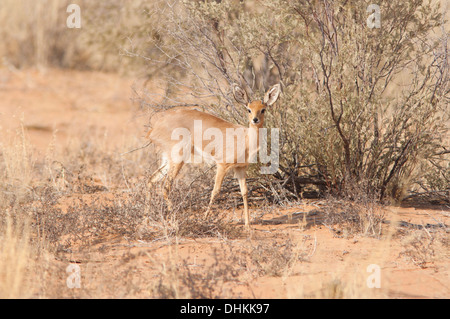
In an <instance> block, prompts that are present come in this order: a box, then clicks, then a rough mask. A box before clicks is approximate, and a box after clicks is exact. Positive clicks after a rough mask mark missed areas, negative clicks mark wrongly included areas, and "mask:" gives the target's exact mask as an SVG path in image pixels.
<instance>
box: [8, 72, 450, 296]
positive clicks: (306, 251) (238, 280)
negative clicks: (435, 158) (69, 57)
mask: <svg viewBox="0 0 450 319" xmlns="http://www.w3.org/2000/svg"><path fill="white" fill-rule="evenodd" d="M134 84H136V83H135V81H134V80H132V79H126V78H121V77H119V76H117V75H114V74H102V73H93V72H74V71H70V72H67V71H62V70H47V71H45V72H39V71H16V72H11V71H7V70H0V133H1V134H2V136H3V137H5V136H8V134H7V132H8V131H14V130H16V129H20V127H21V125H23V126H24V128H25V129H26V131H27V134H28V136H29V138H30V143H31V144H32V148H33V151H34V152H35V154H36V155H35V156H36V157H40V156H41V157H42V156H45V154H46V153H48V150H49V148H51V147H52V146H51V145H64V144H66V143H68V141H69V140H70V138H71V137H72V136H73V135H74V134H77V132H79V128H80V127H91V128H93V129H94V130H95V129H98V130H99V131H101V132H103V133H102V134H107V135H108V139H107V141H108V142H110V143H115V142H117V141H119V140H127V139H134V140H138V141H141V138H142V136H143V134H144V124H145V123H146V117H145V115H143V113H140V111H139V110H138V107H137V105H136V103H134V102H133V100H132V97H133V90H132V88H131V87H132V86H133V85H134ZM105 132H106V133H105ZM3 137H1V138H0V141H1V142H6V141H4V140H3ZM142 141H143V140H142ZM53 147H54V146H53ZM124 151H126V149H124ZM320 206H321V201H312V200H311V201H308V202H304V203H301V204H298V205H296V206H293V207H289V208H281V207H275V208H273V209H272V210H271V212H270V213H266V214H264V215H262V217H261V219H259V220H258V221H257V222H256V223H255V224H254V225H252V231H251V232H250V233H244V235H242V236H240V237H238V238H221V237H220V236H218V237H211V238H200V239H199V238H197V239H191V238H175V239H174V238H172V239H167V238H162V239H160V240H155V241H150V242H147V241H142V240H129V239H127V238H122V237H115V238H107V239H105V240H104V241H102V242H101V243H99V244H97V245H96V244H93V245H92V247H91V248H90V249H89V250H88V251H84V252H83V253H79V254H77V253H70V254H66V255H64V256H55V255H51V254H49V255H48V256H47V258H48V259H47V263H48V264H49V269H51V270H49V271H48V273H50V275H49V276H50V277H49V278H51V281H52V283H51V284H47V286H46V287H48V288H47V289H56V290H57V291H58V296H59V297H82V298H90V297H92V298H122V297H143V298H148V297H166V296H172V297H185V296H187V295H189V294H190V295H189V296H194V297H195V296H197V297H201V296H212V297H216V296H218V297H225V298H227V297H230V298H236V297H244V298H304V297H306V298H315V297H344V298H347V297H349V298H351V297H356V298H378V297H381V298H448V297H449V296H450V289H449V287H450V279H449V278H450V276H449V275H450V274H449V250H448V233H447V232H446V230H445V229H444V230H443V229H440V228H433V227H430V228H423V229H422V230H417V231H416V232H420V236H421V238H422V241H423V242H424V243H423V245H424V247H425V246H426V247H427V248H425V249H423V251H422V250H421V248H420V247H422V246H420V247H419V248H417V247H416V246H414V245H413V243H414V232H413V231H412V230H411V225H426V224H427V223H428V224H430V225H438V224H439V223H444V224H446V225H449V222H450V221H449V216H450V210H449V209H448V208H447V209H446V208H445V207H395V206H391V207H387V208H386V212H385V213H386V220H387V221H388V222H389V223H386V224H384V225H383V236H382V237H381V238H370V237H364V236H362V235H351V236H347V235H346V234H342V233H341V232H339V229H338V228H339V225H336V226H332V227H327V226H324V225H322V224H321V221H320V215H317V214H315V213H314V210H316V209H317V208H320ZM252 210H253V213H252V214H253V216H260V215H261V214H258V208H253V209H252ZM306 212H310V214H306ZM303 216H305V217H303ZM400 221H403V222H407V223H404V224H403V226H401V225H398V224H397V223H398V222H400ZM234 223H235V227H242V225H241V224H240V223H238V222H237V221H235V222H234ZM406 231H409V232H408V234H407V235H405V236H402V234H404V233H405V232H406ZM427 238H428V239H427ZM431 238H435V239H433V240H431ZM430 241H431V242H432V246H431V244H430V245H429V246H427V245H428V244H429V243H430ZM286 243H289V245H290V248H289V247H288V248H289V249H290V250H289V253H290V254H291V255H292V256H291V257H289V258H288V259H287V262H286V265H277V266H273V267H272V266H271V265H273V264H274V262H275V261H273V260H270V257H267V256H266V257H267V258H268V261H266V262H259V261H258V258H257V257H258V256H254V255H252V253H248V254H247V255H246V254H243V253H235V252H252V251H254V252H256V253H257V254H258V253H259V252H262V253H268V254H270V251H271V250H270V249H269V248H270V247H274V248H273V249H275V250H279V251H283V249H285V248H286V247H287V244H286ZM283 245H284V246H283ZM258 247H259V248H258ZM286 249H287V248H286ZM226 261H230V262H231V263H232V264H233V267H232V268H233V269H228V268H227V267H226V264H227V263H226ZM69 264H76V265H78V267H79V269H80V274H81V288H79V289H76V288H75V289H70V288H68V286H67V281H66V279H67V278H68V274H67V272H66V268H67V266H68V265H69ZM370 265H375V266H372V268H371V266H370ZM368 267H369V268H368ZM373 267H375V268H373ZM272 268H273V269H272ZM374 269H375V270H374ZM377 269H378V270H379V276H378V277H376V278H378V279H379V284H380V285H379V288H377V287H369V286H370V285H371V284H370V282H372V283H373V282H374V281H371V280H372V279H373V278H375V277H371V275H373V274H376V273H375V272H376V271H377ZM181 270H183V271H181ZM180 274H183V275H180ZM186 274H188V275H186ZM225 278H227V279H225ZM368 282H369V284H368ZM209 285H214V289H213V290H214V292H211V293H209V295H208V293H207V291H208V286H209ZM194 286H195V287H197V288H196V291H194V292H192V291H189V287H194ZM55 287H56V288H55ZM170 292H171V293H172V294H175V295H170ZM41 293H42V291H39V292H36V293H35V295H32V296H31V297H40V296H41ZM164 293H166V295H164ZM195 293H197V295H196V294H195ZM44 295H46V294H44ZM47 295H49V294H48V293H47Z"/></svg>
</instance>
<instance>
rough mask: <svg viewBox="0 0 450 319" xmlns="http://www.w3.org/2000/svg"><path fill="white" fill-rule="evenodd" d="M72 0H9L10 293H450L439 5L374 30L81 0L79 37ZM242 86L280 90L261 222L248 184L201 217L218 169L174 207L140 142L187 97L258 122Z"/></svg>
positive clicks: (260, 6)
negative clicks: (371, 281)
mask: <svg viewBox="0 0 450 319" xmlns="http://www.w3.org/2000/svg"><path fill="white" fill-rule="evenodd" d="M70 2H71V1H64V0H42V1H31V0H29V1H28V0H24V1H9V0H3V1H2V4H1V5H0V35H1V37H2V39H3V41H2V43H1V44H0V57H1V58H2V60H1V64H0V119H1V120H2V123H1V124H0V134H1V135H0V298H67V297H68V298H72V297H73V298H98V297H100V298H136V297H137V298H142V297H144V298H148V297H151V298H236V297H251V298H254V297H256V298H259V297H268V298H273V297H275V298H304V297H308V298H317V297H319V298H320V297H322V298H323V297H325V298H361V297H362V298H366V297H423V296H424V297H437V298H443V297H444V298H445V297H448V296H449V291H448V285H449V281H448V278H449V277H448V271H449V270H448V258H449V256H448V251H449V249H448V244H449V243H448V231H449V229H448V222H449V218H450V215H449V211H450V200H449V198H450V194H449V192H450V157H449V155H450V153H449V152H450V149H449V140H450V137H449V135H448V125H449V123H450V121H449V114H450V112H449V109H448V105H449V81H450V79H449V63H448V34H447V32H448V24H444V23H443V21H444V17H443V16H442V15H441V12H445V11H443V10H442V8H441V7H439V6H437V4H438V3H439V2H430V3H429V2H427V1H410V2H403V1H394V2H392V1H386V2H382V3H381V4H380V7H381V9H382V12H383V16H382V19H383V20H382V25H383V27H382V28H381V29H379V30H369V29H367V27H366V25H365V19H366V18H367V13H366V11H365V8H366V7H367V5H366V2H364V4H363V5H360V4H358V5H356V2H354V1H298V2H294V1H281V0H272V1H268V2H267V1H264V2H262V1H261V2H260V1H245V2H238V1H217V2H197V1H180V2H178V1H175V2H174V3H172V2H165V1H155V2H149V1H144V0H136V1H125V0H123V1H121V0H114V1H95V2H93V1H84V0H83V1H78V3H79V5H80V7H81V8H82V18H83V22H82V23H83V26H82V28H81V29H80V30H76V29H73V30H69V29H67V28H66V26H65V19H66V17H67V13H66V12H65V9H66V7H67V5H68V4H69V3H70ZM367 3H369V2H367ZM325 4H326V5H325ZM361 8H362V9H361ZM447 16H448V14H447ZM161 21H164V23H161ZM387 30H390V31H389V32H388V31H387ZM430 34H431V36H430ZM35 69H38V70H39V71H35ZM99 71H101V72H99ZM104 72H110V73H109V74H106V75H105V74H104ZM117 73H120V74H121V76H118V75H117ZM124 74H127V75H128V76H130V75H131V77H132V78H133V79H135V78H139V80H138V81H136V82H134V83H133V81H131V80H129V77H128V78H127V77H123V75H124ZM234 82H237V83H240V84H241V85H243V86H245V87H246V89H247V90H248V91H249V93H250V94H252V95H253V96H255V97H258V96H259V95H260V94H261V93H262V92H264V91H265V89H266V88H267V87H269V86H270V85H272V84H274V83H276V82H281V83H282V85H283V90H284V92H283V95H282V97H281V102H280V103H278V104H279V105H278V106H276V107H275V108H274V109H273V110H271V112H270V115H269V118H268V126H269V127H270V128H272V127H279V128H281V133H282V136H281V152H280V170H279V171H278V172H277V173H276V174H275V175H274V176H260V175H258V174H257V172H258V171H259V170H258V169H257V168H259V167H256V166H255V167H251V169H250V175H251V176H250V178H249V180H248V183H249V191H250V195H249V202H250V203H251V205H252V206H251V217H252V219H253V220H254V224H253V226H252V231H251V232H246V231H245V230H244V228H243V225H242V222H241V220H242V216H241V210H242V199H241V196H240V194H239V186H238V184H237V183H236V181H235V180H234V179H233V178H231V177H229V178H227V179H226V180H225V182H224V185H223V188H222V192H221V194H220V196H219V198H218V199H217V203H216V204H215V205H214V212H215V214H211V215H210V217H209V218H208V219H204V218H203V212H204V208H205V207H206V206H207V204H208V200H209V195H210V192H211V189H212V186H213V174H214V169H211V168H210V167H207V166H198V167H197V166H196V167H189V168H188V167H186V168H184V170H183V172H182V178H180V179H179V180H177V182H176V183H175V185H174V187H173V189H172V192H171V194H170V196H171V200H172V203H173V204H174V205H173V206H174V208H173V209H172V210H171V211H169V210H168V209H167V206H166V203H165V201H164V200H163V196H162V194H161V191H160V189H158V188H157V187H156V188H149V186H148V184H147V182H148V178H149V176H150V174H151V172H153V170H154V169H155V168H156V167H158V165H157V164H158V163H157V159H156V158H157V157H156V154H157V150H155V149H153V147H152V146H149V147H146V148H143V149H140V147H141V146H143V145H145V143H146V142H145V141H144V139H143V138H142V136H143V135H144V131H145V125H146V124H147V123H148V116H149V115H151V113H152V112H154V111H155V110H159V109H165V108H168V107H171V106H174V105H179V104H186V105H188V104H190V103H198V104H200V105H201V106H203V107H204V108H205V109H207V110H208V111H210V112H213V113H215V114H219V115H220V116H222V117H224V118H226V119H228V120H230V121H233V122H237V123H242V122H243V113H242V112H241V110H239V109H238V108H237V107H236V106H234V103H233V102H232V99H231V94H230V93H231V92H230V90H229V85H230V84H232V83H234ZM112 87H113V88H114V89H111V88H112ZM114 90H115V91H117V92H113V93H111V91H114ZM130 98H131V100H130ZM129 151H131V152H129ZM311 198H313V199H311ZM402 200H403V202H402ZM392 203H397V204H398V205H399V206H390V204H392ZM401 203H403V204H404V205H414V207H415V208H408V207H401V206H400V204H401ZM418 203H420V204H424V205H427V206H423V207H420V206H417V205H418ZM70 264H76V265H79V266H80V268H81V271H82V272H81V275H82V276H81V287H82V288H81V289H69V288H68V287H67V285H66V279H67V277H68V276H69V274H68V273H67V272H66V268H67V266H68V265H70ZM369 264H379V265H380V266H381V268H382V273H383V285H382V289H379V290H377V289H368V288H367V286H366V278H367V276H368V274H367V272H366V267H367V265H369ZM361 265H363V266H361ZM411 278H419V279H420V280H417V281H415V279H411ZM423 282H426V283H427V284H428V288H427V287H425V286H423Z"/></svg>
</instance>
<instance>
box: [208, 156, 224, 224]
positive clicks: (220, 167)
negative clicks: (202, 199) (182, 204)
mask: <svg viewBox="0 0 450 319" xmlns="http://www.w3.org/2000/svg"><path fill="white" fill-rule="evenodd" d="M226 173H227V170H226V168H225V167H224V166H223V165H220V164H217V171H216V180H215V182H214V188H213V190H212V192H211V199H210V200H209V205H208V209H207V210H206V212H205V218H207V217H208V215H209V213H210V212H211V206H212V204H213V202H214V199H215V198H216V196H217V194H219V192H220V188H221V187H222V183H223V179H224V177H225V174H226Z"/></svg>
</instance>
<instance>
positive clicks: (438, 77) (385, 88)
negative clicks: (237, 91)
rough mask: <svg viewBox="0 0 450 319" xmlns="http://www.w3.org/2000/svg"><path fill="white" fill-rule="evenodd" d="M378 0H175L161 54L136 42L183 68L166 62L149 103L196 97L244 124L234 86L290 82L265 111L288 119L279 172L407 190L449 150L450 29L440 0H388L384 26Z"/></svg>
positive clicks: (382, 193) (296, 183)
mask: <svg viewBox="0 0 450 319" xmlns="http://www.w3.org/2000/svg"><path fill="white" fill-rule="evenodd" d="M370 4H371V2H370V1H286V0H271V1H264V2H259V1H245V2H238V1H232V0H225V1H205V2H203V1H177V2H174V3H172V2H170V3H167V4H166V6H165V7H164V10H161V14H162V15H164V16H165V21H166V23H165V24H164V25H162V26H160V28H157V33H158V34H160V35H161V37H160V38H158V41H157V46H156V47H157V48H158V49H159V50H160V56H161V57H162V58H159V59H155V58H152V56H149V55H147V54H146V53H145V51H144V50H140V49H139V48H138V47H135V48H134V50H132V51H129V52H128V54H129V55H130V56H133V57H141V58H143V59H144V60H145V61H146V62H147V64H148V65H149V67H156V66H159V67H167V68H169V67H170V68H172V70H178V71H179V72H178V71H177V72H167V74H166V83H168V84H167V86H166V95H165V97H164V98H163V99H161V97H160V96H156V97H155V95H152V94H147V95H146V96H145V98H144V103H143V104H144V105H146V106H151V107H156V108H166V107H170V106H173V105H175V104H177V105H185V104H189V103H198V104H200V105H201V106H203V107H204V108H205V109H206V110H209V111H210V112H212V113H215V114H218V115H220V116H222V117H224V118H226V119H227V120H230V121H232V122H236V123H241V124H246V120H245V114H244V113H245V112H243V110H242V109H240V108H237V107H236V106H235V104H234V101H233V98H232V93H231V90H230V86H231V85H232V84H233V83H238V84H240V85H241V86H243V87H245V89H246V90H247V91H248V93H249V95H250V96H252V97H253V98H261V97H262V94H263V92H265V91H266V89H267V88H268V87H269V86H271V85H273V84H275V83H277V82H280V83H281V84H282V87H283V95H282V98H281V102H279V105H278V106H274V107H272V109H271V110H270V112H268V115H267V116H266V123H267V124H266V126H268V127H269V128H280V129H281V134H280V135H281V136H280V167H279V170H278V172H277V173H276V174H275V177H276V178H279V179H281V180H285V181H286V180H287V179H290V180H291V182H289V183H284V184H285V186H286V187H288V188H290V190H291V191H294V192H296V193H299V191H300V190H301V189H302V187H303V186H304V185H305V184H313V185H317V186H318V187H319V189H320V190H321V191H323V190H324V189H325V188H326V189H328V190H331V191H332V192H333V193H336V194H340V193H342V192H345V191H346V187H347V186H348V185H349V184H356V185H357V187H356V188H357V189H359V190H362V191H363V192H368V193H373V192H374V191H375V192H378V194H379V197H380V198H385V197H390V196H392V197H399V194H401V193H402V191H403V190H404V189H406V188H408V187H409V185H410V184H411V183H412V182H413V181H414V180H415V179H416V178H417V177H418V176H420V175H422V174H423V172H421V170H420V168H421V166H420V164H421V163H423V160H424V159H426V158H429V157H430V156H433V155H434V154H437V153H438V152H441V151H442V150H443V149H444V150H446V151H448V142H446V141H447V139H446V137H447V136H448V131H447V130H448V123H449V114H450V112H449V110H448V105H449V103H448V102H449V96H448V92H449V91H448V83H449V76H448V75H449V68H448V55H447V54H446V52H447V51H448V42H447V34H446V30H445V28H444V23H445V21H444V19H443V16H442V14H441V8H440V5H439V3H435V2H427V1H422V0H417V1H408V2H404V1H385V2H381V3H380V12H381V27H380V28H370V27H369V25H368V22H367V20H368V18H369V15H370V12H369V13H368V12H367V8H368V6H369V5H370ZM439 28H441V29H440V32H441V36H440V37H437V36H435V35H434V36H433V31H435V30H438V29H439ZM161 39H163V40H161ZM186 92H189V93H190V95H189V94H186ZM352 187H353V186H352Z"/></svg>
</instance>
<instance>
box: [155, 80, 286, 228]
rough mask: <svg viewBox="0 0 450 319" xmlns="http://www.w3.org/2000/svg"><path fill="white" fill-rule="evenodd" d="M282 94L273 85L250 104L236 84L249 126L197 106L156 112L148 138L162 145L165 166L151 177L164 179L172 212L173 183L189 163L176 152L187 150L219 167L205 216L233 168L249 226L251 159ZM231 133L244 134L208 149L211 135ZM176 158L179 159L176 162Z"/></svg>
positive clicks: (235, 88) (237, 94)
mask: <svg viewBox="0 0 450 319" xmlns="http://www.w3.org/2000/svg"><path fill="white" fill-rule="evenodd" d="M280 91H281V88H280V85H279V84H277V85H274V86H273V87H271V88H270V89H269V90H268V91H267V92H266V94H265V96H264V100H263V101H259V100H256V101H253V102H250V101H249V99H248V96H247V93H246V92H245V90H243V89H242V88H240V87H239V86H237V85H234V86H233V94H234V98H235V99H236V101H237V102H239V103H241V104H243V105H244V106H245V107H246V110H247V112H248V123H249V127H243V126H241V125H237V124H233V123H230V122H227V121H225V120H223V119H221V118H218V117H216V116H214V115H211V114H208V113H205V112H202V111H200V110H198V109H196V108H195V107H190V108H187V107H175V108H172V109H169V110H167V111H164V112H160V113H156V114H155V115H154V116H153V117H152V119H151V122H150V125H151V129H150V131H149V132H148V134H147V137H148V138H149V139H150V141H152V142H153V143H154V144H156V145H157V146H159V148H160V150H161V152H162V161H161V162H162V163H161V166H160V167H159V168H158V169H157V170H156V171H155V172H154V173H153V174H152V176H151V183H155V182H159V181H163V180H164V181H165V184H164V189H163V193H164V197H165V199H166V201H167V203H168V207H169V209H171V203H170V201H169V198H168V194H169V192H170V188H171V186H172V183H173V181H174V179H175V178H176V176H177V175H178V173H179V171H180V169H181V168H182V166H183V165H184V164H185V163H187V162H189V160H188V159H187V158H186V156H184V157H182V158H181V159H180V158H178V156H174V154H178V152H175V150H185V151H187V152H188V153H189V154H188V155H189V156H190V157H192V156H199V155H201V156H202V158H204V159H212V160H213V161H214V162H215V163H216V165H217V172H216V179H215V183H214V189H213V191H212V193H211V199H210V201H209V205H208V209H207V210H206V213H205V217H207V216H208V213H209V212H210V210H211V206H212V204H213V202H214V198H215V197H216V196H217V194H218V193H219V191H220V188H221V186H222V182H223V179H224V177H225V175H226V173H227V172H228V171H229V170H230V169H233V170H234V173H235V177H236V178H237V179H238V181H239V186H240V189H241V194H242V198H243V201H244V216H245V226H246V227H249V212H248V203H247V193H248V190H247V183H246V171H247V167H248V164H249V158H250V156H252V154H251V152H253V153H255V152H256V151H258V149H259V134H258V129H259V128H261V127H262V126H263V124H264V112H265V111H266V108H267V107H268V106H271V105H272V104H274V103H275V102H276V100H277V99H278V96H279V95H280ZM199 124H200V125H199ZM229 130H234V131H238V130H240V132H243V134H241V135H240V136H235V137H233V141H232V143H222V142H223V140H221V141H219V142H221V143H218V144H216V145H220V147H219V148H215V149H213V150H210V148H208V146H207V143H206V142H207V140H208V139H211V132H216V133H221V134H219V135H221V136H225V135H226V134H227V133H228V132H229ZM252 130H253V132H255V133H256V134H255V135H252V136H254V137H255V138H256V141H255V142H256V149H253V150H251V147H250V146H252V145H254V144H251V143H254V142H251V138H249V135H251V134H250V132H251V131H252ZM176 131H177V132H188V133H189V138H187V139H184V140H182V141H181V142H180V141H179V140H177V138H176V137H175V138H174V132H176ZM196 134H197V136H198V134H200V136H201V141H200V143H199V142H198V140H197V141H196V140H195V139H196ZM175 135H176V134H175ZM238 135H239V134H238ZM216 139H217V136H216ZM230 144H233V145H230ZM236 144H240V145H242V146H243V147H244V151H245V153H244V154H245V155H244V156H239V154H238V153H239V152H237V151H236V150H235V149H234V146H235V145H236ZM238 148H239V145H238ZM241 153H242V152H241ZM184 155H186V154H184ZM224 155H225V156H224ZM241 155H242V154H241ZM253 155H254V154H253ZM175 157H177V158H176V159H175Z"/></svg>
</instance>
